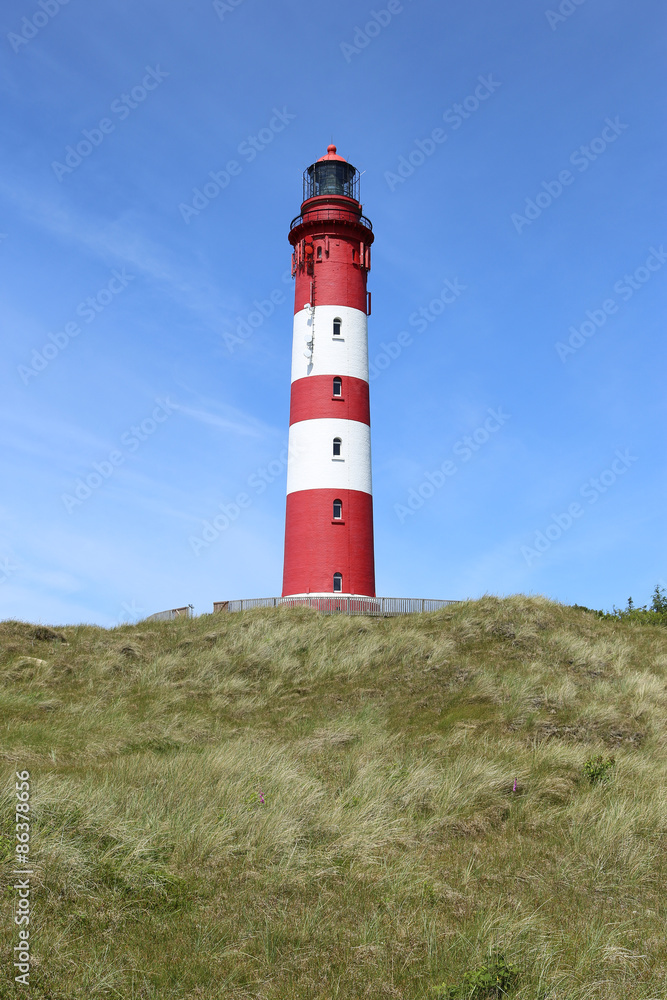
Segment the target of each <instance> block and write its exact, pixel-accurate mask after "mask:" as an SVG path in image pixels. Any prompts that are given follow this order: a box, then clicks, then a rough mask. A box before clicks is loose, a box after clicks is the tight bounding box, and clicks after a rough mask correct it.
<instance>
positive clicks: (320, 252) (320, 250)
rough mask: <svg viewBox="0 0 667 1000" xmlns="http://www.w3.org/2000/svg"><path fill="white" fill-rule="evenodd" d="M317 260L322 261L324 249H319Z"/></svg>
mask: <svg viewBox="0 0 667 1000" xmlns="http://www.w3.org/2000/svg"><path fill="white" fill-rule="evenodd" d="M317 259H318V260H322V247H318V248H317Z"/></svg>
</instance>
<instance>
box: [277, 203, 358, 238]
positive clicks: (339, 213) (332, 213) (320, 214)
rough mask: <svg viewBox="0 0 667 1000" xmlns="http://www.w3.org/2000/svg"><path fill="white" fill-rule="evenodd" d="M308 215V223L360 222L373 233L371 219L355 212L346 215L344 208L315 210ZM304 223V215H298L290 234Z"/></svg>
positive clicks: (307, 213) (291, 226)
mask: <svg viewBox="0 0 667 1000" xmlns="http://www.w3.org/2000/svg"><path fill="white" fill-rule="evenodd" d="M306 215H307V216H308V219H307V221H308V222H327V221H328V220H329V219H334V220H336V221H338V222H359V223H361V225H362V226H365V228H366V229H369V230H370V231H371V232H373V226H372V225H371V220H370V219H367V218H366V216H365V215H355V214H354V213H353V212H350V213H349V214H347V215H346V214H345V209H344V208H313V209H311V210H310V211H308V212H306ZM303 221H304V218H303V215H297V216H296V218H294V219H292V222H291V223H290V227H289V228H290V232H291V231H292V230H293V229H295V228H296V227H297V226H300V225H301V223H302V222H303Z"/></svg>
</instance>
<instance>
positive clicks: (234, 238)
mask: <svg viewBox="0 0 667 1000" xmlns="http://www.w3.org/2000/svg"><path fill="white" fill-rule="evenodd" d="M661 8H662V5H659V4H658V2H657V0H648V2H647V3H645V4H642V5H641V7H631V6H628V5H627V4H624V3H621V2H620V0H585V2H580V3H579V4H575V3H574V2H570V0H561V3H560V6H559V5H558V4H557V3H552V4H550V3H549V2H548V0H532V2H530V3H520V4H511V5H499V4H497V3H492V2H491V0H466V2H463V0H458V2H450V3H447V4H436V3H425V2H419V0H403V3H400V2H397V0H392V2H391V3H389V4H387V3H384V0H380V2H379V3H378V4H376V5H375V6H372V5H368V6H366V5H365V4H360V3H352V2H350V0H338V2H337V3H336V4H328V5H323V4H314V5H304V4H302V3H295V2H293V0H285V2H282V3H280V4H269V3H267V2H266V0H233V2H230V3H224V2H217V3H215V4H214V3H211V2H203V0H202V2H194V0H193V2H188V3H174V2H166V3H165V2H160V3H158V2H157V0H153V2H149V0H139V2H133V3H129V2H124V0H114V2H113V3H112V2H110V0H100V2H98V3H95V4H89V5H85V4H84V3H82V2H81V0H69V2H68V3H66V4H64V5H62V6H60V5H59V4H58V0H41V4H40V3H39V2H38V0H20V2H19V3H18V4H15V5H11V8H10V6H9V5H5V8H4V9H3V12H2V15H1V21H2V23H1V25H0V27H1V29H2V38H3V45H4V58H3V59H2V69H1V73H2V89H3V95H4V115H3V121H4V141H3V144H2V146H3V160H4V163H3V170H2V180H1V181H0V198H1V204H0V232H1V234H2V235H1V236H0V259H1V264H2V270H1V273H2V279H1V280H2V293H3V294H2V303H3V305H2V310H3V314H4V315H3V317H2V328H3V333H4V336H3V343H4V359H3V364H2V369H1V379H2V399H1V403H0V406H1V408H2V441H1V449H2V467H3V485H2V496H1V497H0V515H1V516H0V617H3V618H4V617H7V618H9V617H13V618H22V619H29V620H33V621H45V622H54V623H66V622H84V621H85V622H97V623H100V624H103V625H113V624H115V623H118V622H120V621H132V620H136V619H137V618H139V617H142V616H143V615H146V614H149V613H151V612H153V611H159V610H162V609H163V608H168V607H174V606H179V605H184V604H188V603H191V604H193V605H194V607H195V611H196V613H202V612H206V611H209V610H211V607H212V602H213V601H214V600H224V599H228V598H239V597H255V596H269V595H275V594H278V593H279V592H280V586H281V577H282V546H283V530H284V511H285V497H284V493H285V478H286V475H285V462H284V451H283V449H284V448H285V445H286V442H287V429H288V427H287V425H288V412H289V378H290V350H291V332H292V308H293V285H292V282H291V279H289V278H288V277H287V280H286V275H285V271H286V269H287V268H288V267H289V262H290V247H289V244H288V242H287V232H288V228H289V223H290V220H291V219H292V217H293V216H295V215H297V214H298V212H299V205H300V200H301V173H302V171H303V169H304V168H305V167H306V166H307V165H308V164H309V163H311V162H312V161H313V160H314V159H316V158H317V157H318V156H321V155H322V154H323V153H324V152H325V150H326V146H327V144H328V143H329V142H331V141H334V142H335V143H336V144H337V146H338V150H339V152H340V153H341V154H342V155H343V156H345V157H347V158H348V159H349V160H350V161H351V162H352V163H354V164H355V166H357V167H358V168H359V169H360V170H362V171H364V173H363V176H362V193H361V197H362V201H363V203H364V212H365V214H366V215H368V216H369V218H370V219H371V220H372V222H373V226H374V231H375V235H376V241H375V245H374V254H373V269H372V272H371V275H370V279H369V288H370V289H371V292H372V315H371V318H370V320H369V337H370V357H371V363H372V364H373V365H374V373H375V377H374V378H373V379H372V382H371V412H372V434H373V477H374V497H375V500H374V502H375V531H376V573H377V592H378V594H381V595H385V596H411V597H422V596H425V597H443V598H466V597H476V596H479V595H481V594H483V593H486V592H488V593H495V594H510V593H516V592H524V593H541V594H545V595H547V596H549V597H552V598H555V599H557V600H561V601H564V602H568V603H574V602H577V603H580V604H586V605H588V606H592V607H611V605H612V604H613V603H616V604H621V603H625V600H626V598H627V597H628V595H630V594H631V595H632V596H633V597H634V599H635V601H636V602H638V603H644V602H645V601H646V600H647V599H649V597H650V592H651V590H652V589H653V587H654V586H655V584H656V582H658V581H662V582H663V583H665V581H666V580H667V566H666V564H665V533H664V530H663V525H664V509H665V472H664V467H665V463H664V454H665V434H664V424H665V413H664V403H663V399H664V388H663V387H664V371H665V357H664V347H663V342H664V338H663V337H660V333H662V326H661V318H662V316H664V305H665V287H666V279H667V254H666V253H665V251H666V250H667V229H666V226H665V213H664V207H663V189H664V176H665V169H664V168H665V163H664V161H665V142H664V138H663V135H664V124H665V122H664V97H665V94H664V90H665V83H664V39H665V26H664V15H663V12H662V9H661ZM457 106H458V107H457ZM252 137H255V138H254V139H253V138H252ZM68 147H69V150H68ZM77 148H78V151H77ZM399 168H400V169H399ZM211 174H213V175H214V176H215V175H217V177H218V181H217V182H214V181H213V180H212V177H211ZM401 174H402V175H403V176H401ZM207 184H208V188H205V187H204V185H207ZM195 189H198V190H199V191H200V192H201V193H200V194H199V195H196V193H195ZM205 191H208V194H209V196H210V197H207V195H206V194H205V193H204V192H205ZM193 209H196V211H193ZM663 241H664V242H663ZM420 310H421V312H420ZM262 313H263V314H262ZM246 334H249V335H246ZM559 345H560V346H559ZM45 347H46V350H45ZM490 411H493V413H494V414H495V416H494V415H493V414H491V413H490ZM466 439H467V440H466ZM447 463H450V464H447ZM443 468H444V469H445V470H446V471H443ZM87 480H88V482H89V483H91V484H93V485H89V486H86V481H87ZM77 490H78V492H77ZM239 494H241V504H239V503H237V499H238V498H239ZM230 505H231V506H230ZM218 515H222V516H218ZM216 517H218V520H217V525H218V528H217V529H216V528H212V527H209V528H207V523H208V524H209V525H210V524H212V522H213V519H214V518H216ZM200 543H201V544H200Z"/></svg>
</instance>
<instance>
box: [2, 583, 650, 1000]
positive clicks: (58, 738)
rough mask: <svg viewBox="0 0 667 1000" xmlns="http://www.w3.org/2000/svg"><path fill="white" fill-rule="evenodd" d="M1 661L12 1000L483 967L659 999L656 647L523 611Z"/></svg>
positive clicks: (127, 645)
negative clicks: (28, 970)
mask: <svg viewBox="0 0 667 1000" xmlns="http://www.w3.org/2000/svg"><path fill="white" fill-rule="evenodd" d="M63 640H65V641H63ZM0 644H1V646H2V657H1V659H0V681H1V686H0V698H1V706H0V711H1V713H2V714H1V718H0V723H1V726H2V729H1V732H2V737H1V739H0V753H1V755H2V760H3V762H4V767H3V780H2V816H3V817H4V820H3V821H2V823H1V824H0V833H1V834H2V839H1V840H0V847H1V851H0V854H1V855H2V858H3V861H2V864H3V874H4V875H5V877H4V879H3V914H2V920H1V921H0V924H1V926H0V938H1V942H0V949H1V950H0V954H1V955H2V969H3V979H2V982H1V983H0V997H2V998H8V997H14V996H23V997H25V996H30V997H31V998H32V1000H38V998H39V1000H42V998H44V1000H46V998H48V1000H96V998H101V997H105V998H106V997H111V998H119V997H120V998H123V1000H125V998H128V1000H130V998H133V1000H140V998H141V1000H144V998H146V1000H148V998H151V1000H153V998H154V1000H176V998H179V1000H181V998H183V1000H185V998H188V1000H190V998H192V1000H195V998H197V1000H201V998H205V1000H208V998H230V1000H233V998H242V997H243V998H246V997H248V998H250V997H253V998H263V1000H264V998H266V1000H278V998H281V1000H282V998H295V1000H296V998H298V1000H302V998H303V1000H306V998H308V1000H311V998H312V1000H330V998H341V1000H342V998H357V997H369V998H384V997H387V998H392V997H396V998H406V1000H413V998H422V997H423V998H425V1000H426V998H430V1000H433V998H434V997H436V996H438V992H437V990H436V988H437V987H441V986H443V984H444V985H449V986H452V987H455V986H457V985H459V986H461V985H462V984H463V983H464V976H465V974H466V972H470V971H471V970H474V969H476V968H478V967H479V966H481V965H482V964H483V963H484V961H485V959H486V958H487V956H489V954H490V953H491V952H493V951H496V952H500V953H502V954H503V955H504V956H505V959H506V960H507V962H510V963H512V964H513V965H515V966H516V967H517V969H518V972H519V974H518V978H517V980H516V981H515V984H514V986H513V987H512V990H511V993H510V995H511V996H512V997H513V998H516V1000H520V998H521V1000H538V998H540V1000H659V998H660V1000H663V998H665V997H667V942H666V939H665V916H666V914H667V893H666V879H665V874H666V870H667V860H666V858H665V835H666V833H667V795H666V794H665V787H666V785H667V781H666V780H665V779H666V777H667V765H666V762H665V749H666V748H667V717H666V711H665V710H666V708H667V698H666V688H665V678H666V675H667V631H666V630H665V629H664V628H660V627H653V626H646V625H637V624H634V623H628V622H622V621H619V622H616V621H603V620H599V619H597V618H596V617H595V616H594V615H593V614H590V613H588V612H585V611H582V610H577V609H573V608H568V607H564V606H562V605H558V604H554V603H552V602H549V601H547V600H544V599H540V598H526V597H521V596H518V597H512V598H509V599H507V600H497V599H495V598H484V599H483V600H480V601H475V602H467V603H462V604H460V605H455V606H452V607H448V608H445V609H443V610H441V611H438V612H435V613H432V614H425V615H415V616H406V617H403V618H395V619H371V618H343V617H324V616H319V615H318V614H317V613H316V612H314V611H311V610H309V609H281V608H278V609H260V610H256V611H251V612H246V613H243V614H237V615H225V614H219V615H215V616H214V615H205V616H202V617H200V618H197V619H194V620H191V621H175V622H142V623H139V624H138V625H136V626H122V627H119V628H116V629H112V630H105V629H101V628H94V627H90V626H80V627H79V626H77V627H67V628H61V629H56V630H55V633H53V632H50V631H49V630H44V629H39V628H36V627H35V626H32V625H30V624H27V623H21V622H4V623H2V624H0ZM598 753H601V754H603V755H604V756H605V757H608V756H613V757H614V759H615V764H614V766H613V767H612V768H611V769H610V772H609V774H610V780H609V781H608V782H606V783H604V782H600V783H597V784H591V782H590V781H589V780H588V778H587V777H586V775H585V774H584V770H583V768H584V764H585V762H586V761H587V760H588V759H589V758H591V757H593V756H595V755H596V754H598ZM24 768H26V769H28V770H29V771H30V775H31V783H32V805H33V814H32V822H33V839H32V852H33V853H32V855H31V857H32V859H33V868H34V871H35V873H36V874H35V879H34V880H33V884H34V885H35V887H36V893H35V898H34V900H33V917H34V922H33V924H32V925H31V931H32V934H31V942H32V944H33V947H34V954H35V958H34V965H33V971H32V975H31V985H30V991H29V993H28V991H27V990H25V989H24V988H19V987H15V986H14V985H13V984H12V976H13V972H12V969H11V958H10V955H11V949H12V946H13V945H14V944H15V943H16V941H17V938H16V934H15V928H14V925H13V923H12V906H13V900H14V893H13V891H12V890H11V888H9V887H7V888H4V887H6V886H7V884H8V878H7V876H8V875H9V873H10V872H11V871H13V870H14V868H13V862H12V852H13V846H14V845H13V798H12V796H13V789H14V771H15V770H16V769H24ZM515 780H516V791H514V790H513V789H514V782H515ZM262 800H263V801H262ZM9 885H10V886H11V879H10V880H9ZM440 995H442V996H444V995H446V992H445V991H444V990H441V991H440ZM461 995H463V993H462V994H461ZM487 995H488V996H490V995H491V994H487V993H483V992H480V991H478V992H476V993H474V994H473V996H474V997H475V998H477V997H479V998H481V997H483V996H484V997H486V996H487ZM494 995H495V994H494Z"/></svg>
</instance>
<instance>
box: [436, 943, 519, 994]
mask: <svg viewBox="0 0 667 1000" xmlns="http://www.w3.org/2000/svg"><path fill="white" fill-rule="evenodd" d="M518 978H519V970H518V968H517V966H516V965H510V964H509V962H507V961H506V960H505V956H504V955H501V954H500V953H499V952H494V953H493V954H491V955H490V956H489V959H488V961H487V962H485V963H484V965H480V967H479V968H478V969H472V970H471V971H469V972H466V973H465V974H464V976H463V979H462V981H461V982H460V983H459V984H457V985H456V986H439V987H437V989H436V993H435V995H436V996H437V997H438V998H439V1000H491V998H493V997H504V996H507V995H508V993H509V990H511V989H512V987H513V986H514V985H515V984H516V981H517V979H518Z"/></svg>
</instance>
